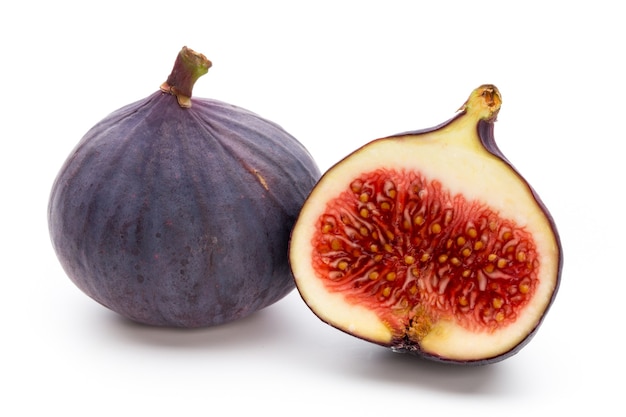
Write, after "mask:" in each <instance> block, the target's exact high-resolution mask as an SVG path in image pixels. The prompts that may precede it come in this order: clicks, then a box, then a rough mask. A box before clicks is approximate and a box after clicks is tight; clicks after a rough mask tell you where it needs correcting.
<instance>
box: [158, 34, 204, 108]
mask: <svg viewBox="0 0 626 417" xmlns="http://www.w3.org/2000/svg"><path fill="white" fill-rule="evenodd" d="M211 65H213V64H212V63H211V61H209V60H208V59H207V57H206V56H204V55H202V54H200V53H198V52H195V51H193V50H192V49H190V48H188V47H186V46H183V49H181V51H180V52H179V53H178V56H177V57H176V61H174V68H173V69H172V72H171V73H170V75H169V77H167V81H165V82H164V83H163V84H161V91H163V92H165V93H168V94H171V95H173V96H176V100H177V101H178V105H179V106H180V107H183V108H189V107H191V94H192V92H193V86H194V84H195V83H196V81H198V78H200V77H202V76H203V75H204V74H206V73H207V72H209V68H211Z"/></svg>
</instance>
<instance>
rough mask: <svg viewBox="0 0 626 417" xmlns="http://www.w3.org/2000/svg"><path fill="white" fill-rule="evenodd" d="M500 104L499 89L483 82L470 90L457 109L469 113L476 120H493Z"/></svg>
mask: <svg viewBox="0 0 626 417" xmlns="http://www.w3.org/2000/svg"><path fill="white" fill-rule="evenodd" d="M501 105H502V96H501V95H500V91H498V88H497V87H496V86H495V85H493V84H484V85H481V86H480V87H478V88H477V89H475V90H474V91H472V94H470V96H469V98H468V99H467V101H466V102H465V103H464V104H463V105H462V106H461V108H460V109H459V111H461V112H463V113H466V114H470V115H472V116H474V117H475V118H476V119H478V120H485V121H487V122H495V121H496V118H497V116H498V112H499V111H500V106H501Z"/></svg>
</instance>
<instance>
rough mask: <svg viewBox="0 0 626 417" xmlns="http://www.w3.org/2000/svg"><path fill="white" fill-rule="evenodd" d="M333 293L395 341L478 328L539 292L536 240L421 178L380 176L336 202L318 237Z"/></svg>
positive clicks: (361, 181) (360, 181) (322, 268)
mask: <svg viewBox="0 0 626 417" xmlns="http://www.w3.org/2000/svg"><path fill="white" fill-rule="evenodd" d="M313 247H314V248H315V250H314V253H313V265H314V267H315V270H316V271H317V274H318V276H319V277H320V278H321V279H322V280H323V283H324V285H325V287H326V288H327V289H328V290H329V291H331V292H340V293H341V294H343V295H344V296H345V299H346V301H348V302H350V303H353V304H358V305H362V306H365V307H367V308H369V309H371V310H372V311H375V312H376V313H377V315H378V316H379V317H380V318H381V320H383V321H384V322H385V323H388V325H389V326H390V328H391V329H392V331H393V332H394V335H395V336H396V337H404V336H405V334H408V336H409V337H414V338H417V339H419V338H420V337H421V336H423V334H421V333H420V332H422V331H426V329H427V328H428V327H429V326H430V324H431V323H433V322H436V321H437V320H439V319H441V318H446V319H452V320H454V321H455V322H456V323H458V324H459V325H461V326H463V327H464V328H467V329H469V330H472V331H483V330H484V331H493V330H495V329H498V328H501V327H502V326H506V325H508V324H510V323H512V322H514V321H515V320H516V317H517V315H518V314H519V312H520V311H521V310H522V309H523V308H524V306H525V305H526V304H527V302H528V301H529V300H530V299H531V298H532V295H533V293H534V291H535V288H536V286H537V285H538V279H537V271H538V268H539V259H538V254H537V252H536V248H535V244H534V241H533V239H532V236H531V235H530V234H529V233H528V232H527V231H526V230H524V228H522V227H519V226H518V225H516V224H515V222H514V221H512V220H510V219H505V218H501V217H500V216H499V215H498V213H496V212H494V211H493V210H492V209H490V208H489V207H488V206H487V205H485V204H483V203H481V202H479V201H470V200H467V199H466V198H465V197H463V196H462V195H451V193H450V192H449V191H447V190H446V189H444V188H443V187H442V185H441V184H440V183H439V182H438V181H433V180H429V179H427V178H424V177H423V176H422V175H421V174H419V173H417V172H413V171H411V172H408V171H396V170H385V169H379V170H377V171H374V172H370V173H366V174H363V175H361V176H360V177H359V178H357V179H355V180H354V181H353V182H352V183H351V185H350V189H348V190H346V191H344V192H342V193H341V194H340V195H339V196H337V198H335V199H333V200H331V201H330V202H329V203H328V205H327V208H326V211H325V214H324V215H322V216H321V217H320V219H319V220H318V229H317V232H316V234H315V236H314V238H313Z"/></svg>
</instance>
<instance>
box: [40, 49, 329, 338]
mask: <svg viewBox="0 0 626 417" xmlns="http://www.w3.org/2000/svg"><path fill="white" fill-rule="evenodd" d="M210 66H211V62H210V61H209V60H208V59H206V57H204V55H202V54H198V53H195V52H194V51H192V50H191V49H189V48H186V47H185V48H183V50H182V51H181V52H180V54H179V55H178V57H177V59H176V62H175V65H174V68H173V70H172V73H171V74H170V76H169V77H168V79H167V81H166V82H165V83H164V84H163V85H162V86H161V88H160V90H159V91H156V92H155V93H153V94H151V95H150V96H148V97H146V98H144V99H142V100H139V101H137V102H135V103H131V104H129V105H127V106H125V107H123V108H121V109H119V110H117V111H115V112H113V113H112V114H110V115H109V116H107V117H105V118H104V119H103V120H102V121H100V122H99V123H97V124H96V125H95V126H94V127H93V128H92V129H91V130H90V131H89V132H87V133H86V134H85V136H84V137H83V138H82V140H81V141H80V142H79V143H78V145H77V146H76V148H75V149H74V150H73V151H72V152H71V154H70V155H69V157H68V158H67V160H66V161H65V163H64V164H63V166H62V167H61V169H60V172H59V174H58V176H57V178H56V180H55V181H54V184H53V186H52V191H51V194H50V200H49V207H48V224H49V231H50V236H51V240H52V245H53V248H54V250H55V252H56V254H57V256H58V258H59V261H60V263H61V265H62V266H63V268H64V270H65V272H66V273H67V275H68V276H69V278H70V279H71V280H72V281H73V282H74V283H75V284H76V286H77V287H78V288H79V289H81V290H82V291H83V292H84V293H86V294H87V295H88V296H90V297H91V298H93V299H94V300H96V301H98V302H99V303H101V304H102V305H104V306H106V307H108V308H109V309H111V310H113V311H115V312H117V313H119V314H121V315H122V316H124V317H126V318H128V319H131V320H133V321H136V322H140V323H143V324H148V325H154V326H170V327H187V328H191V327H205V326H212V325H218V324H221V323H225V322H228V321H232V320H236V319H239V318H243V317H246V316H248V315H250V314H252V313H254V312H255V311H257V310H260V309H262V308H264V307H266V306H268V305H270V304H272V303H274V302H276V301H278V300H280V299H281V298H283V297H284V296H285V295H287V294H288V293H289V292H291V291H292V290H293V289H294V287H295V284H294V280H293V277H292V275H291V271H290V268H289V263H288V255H287V254H288V242H289V236H290V232H291V229H292V227H293V224H294V222H295V220H296V218H297V216H298V213H299V211H300V208H301V206H302V203H303V202H304V200H305V198H306V196H307V195H308V193H309V192H310V190H311V188H312V187H313V185H314V184H315V182H316V181H317V179H318V178H319V175H320V172H319V170H318V168H317V165H316V164H315V161H314V160H313V158H312V157H311V155H310V154H309V152H308V151H307V150H306V149H305V147H304V146H303V145H302V144H300V143H299V142H298V141H297V140H296V139H295V138H294V137H293V136H291V135H290V134H289V133H287V132H286V131H285V130H283V129H282V128H281V127H280V126H278V125H277V124H275V123H273V122H271V121H269V120H266V119H264V118H262V117H260V116H259V115H257V114H255V113H252V112H250V111H248V110H245V109H242V108H240V107H237V106H234V105H231V104H228V103H224V102H220V101H218V100H213V99H205V98H197V97H193V98H192V87H193V84H194V83H195V81H196V80H197V79H198V78H199V77H200V76H201V75H203V74H204V73H206V72H207V71H208V69H209V67H210Z"/></svg>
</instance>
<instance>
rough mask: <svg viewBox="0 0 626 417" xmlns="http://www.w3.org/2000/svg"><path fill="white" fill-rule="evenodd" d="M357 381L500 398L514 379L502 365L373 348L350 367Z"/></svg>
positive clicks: (509, 370) (506, 367)
mask: <svg viewBox="0 0 626 417" xmlns="http://www.w3.org/2000/svg"><path fill="white" fill-rule="evenodd" d="M349 371H350V372H352V373H353V374H356V376H358V378H359V379H366V378H367V379H369V380H371V381H372V382H378V383H384V384H397V385H399V386H403V387H416V388H419V389H420V390H428V391H435V392H441V393H455V394H459V395H485V396H500V395H502V394H506V393H507V392H509V391H510V388H511V386H510V384H509V382H507V381H508V380H509V379H510V378H512V377H513V375H512V374H511V369H509V367H508V366H507V365H506V363H505V362H500V363H495V364H490V365H479V366H475V365H469V366H468V365H458V364H451V363H443V362H435V361H431V360H427V359H423V358H421V357H418V356H416V355H412V354H408V353H396V352H393V351H391V350H390V349H386V348H377V347H373V350H372V351H370V352H369V354H368V358H367V360H362V361H360V363H359V364H358V365H357V364H352V365H350V366H349Z"/></svg>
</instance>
